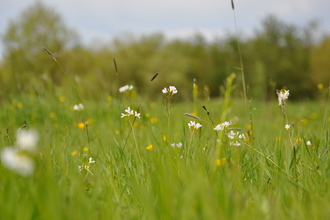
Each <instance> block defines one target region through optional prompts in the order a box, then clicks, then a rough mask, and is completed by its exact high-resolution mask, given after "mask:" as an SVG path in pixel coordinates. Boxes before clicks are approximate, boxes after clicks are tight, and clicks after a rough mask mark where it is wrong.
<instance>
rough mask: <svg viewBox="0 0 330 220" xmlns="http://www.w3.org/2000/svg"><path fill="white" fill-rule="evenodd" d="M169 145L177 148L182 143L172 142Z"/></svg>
mask: <svg viewBox="0 0 330 220" xmlns="http://www.w3.org/2000/svg"><path fill="white" fill-rule="evenodd" d="M171 146H172V147H178V148H181V147H182V143H181V142H180V143H177V144H176V143H173V144H171Z"/></svg>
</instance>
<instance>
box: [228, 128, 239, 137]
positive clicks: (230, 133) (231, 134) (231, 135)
mask: <svg viewBox="0 0 330 220" xmlns="http://www.w3.org/2000/svg"><path fill="white" fill-rule="evenodd" d="M236 135H237V133H235V132H234V131H233V130H230V131H229V132H228V133H227V137H228V138H229V139H234V138H235V137H236Z"/></svg>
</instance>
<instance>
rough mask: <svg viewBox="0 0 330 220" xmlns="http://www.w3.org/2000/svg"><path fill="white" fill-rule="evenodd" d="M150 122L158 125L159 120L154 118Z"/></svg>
mask: <svg viewBox="0 0 330 220" xmlns="http://www.w3.org/2000/svg"><path fill="white" fill-rule="evenodd" d="M150 122H151V124H155V123H157V122H158V119H157V118H155V117H153V118H150Z"/></svg>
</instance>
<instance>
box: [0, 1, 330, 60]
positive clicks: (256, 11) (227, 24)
mask: <svg viewBox="0 0 330 220" xmlns="http://www.w3.org/2000/svg"><path fill="white" fill-rule="evenodd" d="M40 1H42V2H43V3H45V4H46V5H48V6H51V7H53V8H54V9H55V10H56V11H57V12H58V13H59V14H60V15H61V16H62V17H63V19H64V21H65V23H66V24H67V25H68V26H69V27H72V28H74V29H76V30H77V31H78V33H79V35H80V37H81V39H82V40H83V42H84V43H85V44H86V45H89V44H91V43H92V42H93V43H95V42H97V41H100V42H108V41H110V40H111V39H112V38H113V37H115V36H118V35H119V34H122V33H126V32H129V33H134V34H137V35H140V34H151V33H155V32H163V33H164V34H165V36H167V37H168V38H172V37H183V38H184V37H189V36H191V35H192V34H194V33H196V32H199V33H201V34H203V35H204V36H205V37H207V38H209V39H212V38H214V37H215V36H221V35H224V34H226V33H228V32H232V33H233V32H234V31H235V26H234V15H233V11H232V10H231V4H230V0H140V1H136V0H135V1H134V0H117V1H115V0H92V1H91V0H40ZM33 2H35V0H0V34H3V33H4V31H5V29H6V27H7V25H8V20H9V19H14V18H15V17H17V16H19V14H20V12H21V11H22V10H23V9H24V8H26V7H27V6H28V5H30V4H32V3H33ZM234 2H235V14H236V21H237V28H238V30H239V32H241V33H243V34H244V35H250V34H252V33H253V31H254V30H255V29H257V28H259V27H260V22H261V20H262V19H263V18H264V17H265V16H266V15H269V14H274V15H276V16H277V17H278V18H280V19H282V20H284V21H285V22H289V23H293V24H296V25H305V24H307V22H308V21H310V20H311V19H316V20H318V21H319V23H320V29H319V30H320V32H327V33H330V1H329V0H290V1H287V0H234ZM2 53H3V45H2V42H1V43H0V54H2Z"/></svg>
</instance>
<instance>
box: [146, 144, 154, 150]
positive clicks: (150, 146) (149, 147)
mask: <svg viewBox="0 0 330 220" xmlns="http://www.w3.org/2000/svg"><path fill="white" fill-rule="evenodd" d="M152 148H154V146H153V145H152V144H150V145H149V146H147V147H146V149H147V150H152Z"/></svg>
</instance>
